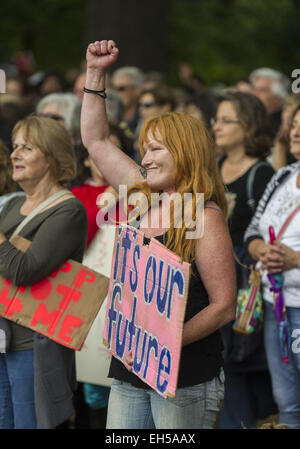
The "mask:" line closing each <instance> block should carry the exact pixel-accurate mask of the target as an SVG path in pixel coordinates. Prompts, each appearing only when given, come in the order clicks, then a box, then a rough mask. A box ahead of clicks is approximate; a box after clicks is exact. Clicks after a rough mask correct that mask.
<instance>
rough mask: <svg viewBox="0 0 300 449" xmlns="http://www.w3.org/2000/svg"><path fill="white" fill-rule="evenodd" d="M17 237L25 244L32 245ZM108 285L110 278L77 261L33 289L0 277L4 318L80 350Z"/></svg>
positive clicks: (66, 263)
mask: <svg viewBox="0 0 300 449" xmlns="http://www.w3.org/2000/svg"><path fill="white" fill-rule="evenodd" d="M17 237H18V239H19V241H21V242H22V244H24V241H25V242H28V241H27V240H26V239H23V238H22V237H19V236H17ZM14 244H15V243H14ZM25 245H26V243H25ZM15 246H17V245H16V244H15ZM19 249H21V248H20V246H19ZM108 284H109V279H108V278H107V277H105V276H102V275H100V274H99V273H96V272H95V271H93V270H91V269H89V268H87V267H85V266H83V265H81V264H80V263H78V262H75V261H74V260H68V261H67V262H65V263H64V264H63V265H62V266H61V267H60V268H59V269H57V270H55V271H54V272H53V273H51V274H50V276H48V277H47V278H45V279H43V280H41V281H40V282H37V283H35V284H33V285H29V286H16V285H14V284H12V282H11V281H10V280H9V279H6V278H4V277H2V276H0V315H1V316H2V317H4V318H7V319H8V320H11V321H13V322H15V323H17V324H20V325H22V326H25V327H28V328H30V329H32V330H33V331H36V332H39V333H41V334H43V335H45V336H47V337H49V338H50V339H52V340H54V341H56V342H57V343H60V344H62V345H64V346H68V347H69V348H72V349H76V350H79V349H80V348H81V346H82V345H83V343H84V340H85V338H86V335H87V333H88V331H89V329H90V327H91V325H92V323H93V320H94V319H95V317H96V315H97V313H98V311H99V308H100V306H101V304H102V302H103V300H104V298H105V296H106V294H107V290H108Z"/></svg>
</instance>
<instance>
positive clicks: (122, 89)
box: [115, 85, 133, 92]
mask: <svg viewBox="0 0 300 449" xmlns="http://www.w3.org/2000/svg"><path fill="white" fill-rule="evenodd" d="M132 88H133V86H132V85H128V86H116V87H115V89H116V90H117V91H118V92H124V91H125V90H128V89H132Z"/></svg>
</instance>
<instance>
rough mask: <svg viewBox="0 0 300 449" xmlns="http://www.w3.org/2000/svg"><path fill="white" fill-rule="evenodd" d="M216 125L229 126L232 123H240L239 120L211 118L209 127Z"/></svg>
mask: <svg viewBox="0 0 300 449" xmlns="http://www.w3.org/2000/svg"><path fill="white" fill-rule="evenodd" d="M216 123H219V125H231V124H232V123H240V121H239V120H232V119H230V118H221V119H216V118H214V117H213V118H211V119H210V124H211V126H214V125H215V124H216Z"/></svg>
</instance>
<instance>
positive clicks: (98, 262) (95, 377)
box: [76, 225, 116, 387]
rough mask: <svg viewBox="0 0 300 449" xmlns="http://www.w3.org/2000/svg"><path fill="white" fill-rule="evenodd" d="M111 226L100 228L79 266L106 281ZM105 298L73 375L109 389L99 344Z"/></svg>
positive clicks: (107, 360) (104, 351)
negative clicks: (101, 276)
mask: <svg viewBox="0 0 300 449" xmlns="http://www.w3.org/2000/svg"><path fill="white" fill-rule="evenodd" d="M115 232H116V227H115V226H106V225H105V226H103V225H102V227H101V229H98V231H97V233H96V235H95V237H94V238H93V240H92V242H91V243H90V245H89V247H88V248H87V250H86V251H85V253H84V257H83V262H82V263H83V264H84V265H85V266H86V267H89V268H92V269H93V270H95V271H97V272H98V273H101V274H103V275H104V276H106V277H107V278H109V276H110V271H111V262H112V255H113V249H114V243H115ZM106 304H107V297H106V298H105V299H104V301H103V303H102V305H101V308H100V310H99V312H98V314H97V316H96V318H95V320H94V322H93V324H92V326H91V329H90V331H89V333H88V335H87V337H86V339H85V342H84V345H83V346H82V348H81V350H80V351H77V352H76V376H77V380H78V381H79V382H87V383H91V384H96V385H104V386H107V387H109V386H110V385H111V381H112V379H110V378H108V377H107V375H108V370H109V366H110V361H111V352H110V351H109V350H108V349H107V348H106V346H104V344H103V341H102V336H103V330H104V322H105V312H106Z"/></svg>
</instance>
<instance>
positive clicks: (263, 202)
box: [244, 161, 300, 247]
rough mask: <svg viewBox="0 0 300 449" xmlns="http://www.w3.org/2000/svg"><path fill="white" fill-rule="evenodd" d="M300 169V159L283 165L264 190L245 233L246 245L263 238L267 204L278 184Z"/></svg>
mask: <svg viewBox="0 0 300 449" xmlns="http://www.w3.org/2000/svg"><path fill="white" fill-rule="evenodd" d="M299 170H300V161H297V162H294V163H293V164H291V165H287V166H286V167H282V168H281V169H279V170H278V172H276V173H275V174H274V175H273V177H272V178H271V179H270V181H269V183H268V184H267V187H266V189H265V191H264V194H263V196H262V197H261V199H260V201H259V203H258V205H257V208H256V211H255V214H254V216H253V218H252V220H251V222H250V224H249V226H248V227H247V229H246V232H245V234H244V243H245V246H246V247H248V245H249V244H250V242H251V241H252V240H254V239H261V238H262V237H261V235H260V231H259V223H260V219H261V216H262V214H263V213H264V211H265V209H266V206H267V204H268V202H269V201H270V199H271V197H272V195H273V193H274V192H275V191H276V189H277V188H278V186H280V185H281V184H282V183H283V182H284V181H285V180H286V179H287V178H288V177H289V175H291V174H292V173H295V172H296V171H299Z"/></svg>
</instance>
